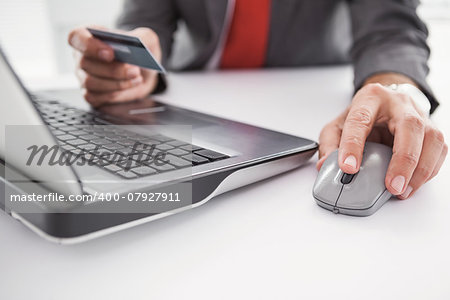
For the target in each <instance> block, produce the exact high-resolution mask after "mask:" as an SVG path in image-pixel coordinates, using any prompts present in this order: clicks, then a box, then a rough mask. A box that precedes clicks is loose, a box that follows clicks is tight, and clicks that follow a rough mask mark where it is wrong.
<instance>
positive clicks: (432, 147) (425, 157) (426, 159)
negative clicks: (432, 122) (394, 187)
mask: <svg viewBox="0 0 450 300" xmlns="http://www.w3.org/2000/svg"><path fill="white" fill-rule="evenodd" d="M443 146H444V136H443V135H442V133H441V132H440V131H439V130H437V129H435V128H429V129H428V130H427V131H426V133H425V137H424V139H423V146H422V153H421V154H420V159H419V163H418V164H417V167H416V169H415V170H414V173H413V175H412V177H411V180H410V182H409V184H408V186H407V187H406V190H405V192H404V193H403V194H401V195H400V196H399V198H400V199H406V198H408V197H409V196H410V195H412V193H413V192H414V191H417V190H418V189H419V188H420V187H421V186H422V185H423V184H424V183H425V182H427V181H428V180H429V179H430V177H431V175H432V174H433V171H434V169H435V167H436V165H437V163H438V161H439V158H440V157H441V153H442V148H443Z"/></svg>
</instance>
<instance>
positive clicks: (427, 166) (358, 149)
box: [317, 74, 448, 199]
mask: <svg viewBox="0 0 450 300" xmlns="http://www.w3.org/2000/svg"><path fill="white" fill-rule="evenodd" d="M400 80H401V81H400ZM399 81H400V82H407V83H413V82H411V81H410V80H409V79H408V78H407V77H404V76H402V75H397V74H386V76H384V77H383V75H376V76H375V77H374V78H372V79H369V80H368V81H367V82H366V84H365V85H364V86H363V87H362V88H361V89H360V90H359V91H358V92H357V93H356V95H355V96H354V98H353V101H352V103H351V104H350V105H349V107H347V108H346V110H345V111H344V112H343V113H342V114H341V115H339V116H338V117H337V118H336V119H335V120H333V121H332V122H330V123H328V124H327V125H326V126H325V127H324V128H323V129H322V132H321V133H320V138H319V143H320V147H319V161H318V162H317V169H320V167H321V166H322V164H323V162H324V160H325V159H326V157H327V156H328V155H329V154H330V153H331V152H333V151H334V150H335V149H337V148H339V159H338V160H339V166H340V168H341V170H342V171H343V172H345V173H349V174H354V173H356V172H358V170H359V167H360V165H361V160H362V154H363V150H364V144H365V142H366V140H367V141H372V142H378V143H383V144H386V145H389V146H391V147H392V148H393V155H392V159H391V162H390V164H389V168H388V171H387V173H386V178H385V185H386V187H387V189H388V190H389V192H390V193H391V194H393V195H397V196H398V198H400V199H406V198H408V197H410V196H411V195H413V194H414V193H415V192H416V191H417V190H418V189H419V188H420V186H422V185H423V184H424V183H425V182H427V181H428V180H430V179H431V178H433V177H434V176H436V174H437V173H438V172H439V169H440V168H441V166H442V164H443V162H444V160H445V157H446V155H447V152H448V146H447V145H446V143H445V141H444V136H443V134H442V132H441V131H440V130H439V129H437V128H436V127H435V126H434V125H433V123H432V122H431V120H430V119H429V118H428V116H427V115H426V114H425V113H424V112H423V111H421V110H420V109H419V108H418V107H417V106H416V105H415V103H414V102H413V100H412V99H411V98H410V97H409V96H407V95H405V94H401V93H399V92H396V91H393V90H391V89H389V88H387V87H384V86H382V85H381V84H380V83H382V84H386V85H388V84H391V83H398V82H399ZM373 82H380V83H373Z"/></svg>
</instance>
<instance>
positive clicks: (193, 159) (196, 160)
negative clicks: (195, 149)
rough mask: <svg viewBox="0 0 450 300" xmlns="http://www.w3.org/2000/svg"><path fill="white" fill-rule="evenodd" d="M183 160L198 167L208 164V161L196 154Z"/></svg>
mask: <svg viewBox="0 0 450 300" xmlns="http://www.w3.org/2000/svg"><path fill="white" fill-rule="evenodd" d="M183 158H184V159H187V160H189V161H191V162H192V163H193V164H194V165H200V164H204V163H207V162H209V159H207V158H204V157H203V156H200V155H196V154H191V155H186V156H183Z"/></svg>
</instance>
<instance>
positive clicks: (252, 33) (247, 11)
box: [220, 0, 271, 68]
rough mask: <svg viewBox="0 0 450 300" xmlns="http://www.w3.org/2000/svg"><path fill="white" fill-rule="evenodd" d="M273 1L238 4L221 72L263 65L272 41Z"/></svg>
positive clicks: (249, 0)
mask: <svg viewBox="0 0 450 300" xmlns="http://www.w3.org/2000/svg"><path fill="white" fill-rule="evenodd" d="M270 2H271V0H236V4H235V7H234V14H233V21H232V23H231V26H230V30H229V32H228V37H227V42H226V44H225V49H224V51H223V53H222V60H221V63H220V67H221V68H259V67H262V66H263V65H264V62H265V59H266V51H267V41H268V38H269V25H270V24H269V22H270Z"/></svg>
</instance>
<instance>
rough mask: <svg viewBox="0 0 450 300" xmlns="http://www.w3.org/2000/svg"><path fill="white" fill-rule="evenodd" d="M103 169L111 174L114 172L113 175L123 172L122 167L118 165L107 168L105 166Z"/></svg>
mask: <svg viewBox="0 0 450 300" xmlns="http://www.w3.org/2000/svg"><path fill="white" fill-rule="evenodd" d="M103 168H104V169H106V170H108V171H110V172H113V173H116V172H119V171H122V170H123V169H122V168H121V167H119V166H116V165H107V166H104V167H103Z"/></svg>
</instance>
